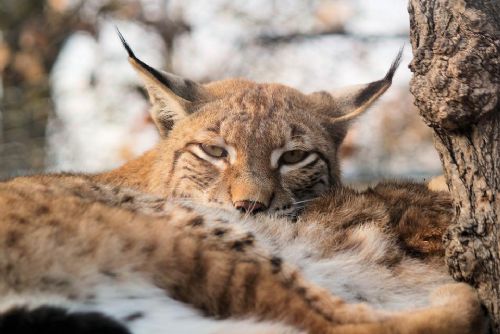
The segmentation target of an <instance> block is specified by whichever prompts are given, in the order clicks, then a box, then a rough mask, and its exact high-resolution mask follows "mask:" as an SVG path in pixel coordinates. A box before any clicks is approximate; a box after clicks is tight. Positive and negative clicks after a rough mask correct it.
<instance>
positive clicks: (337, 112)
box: [95, 35, 401, 216]
mask: <svg viewBox="0 0 500 334" xmlns="http://www.w3.org/2000/svg"><path fill="white" fill-rule="evenodd" d="M120 37H121V38H122V42H123V44H124V46H125V48H126V50H127V52H128V53H129V60H130V62H131V64H132V65H133V67H134V68H135V69H136V70H137V72H138V73H139V74H140V75H141V77H142V78H143V80H144V83H145V86H146V88H147V90H148V93H149V96H150V100H151V102H152V110H151V116H152V118H153V120H154V121H155V123H156V125H157V127H158V130H159V132H160V134H161V135H162V140H161V141H160V143H159V144H158V145H157V146H156V147H155V148H154V149H153V150H151V151H150V152H148V153H146V154H145V155H143V156H142V157H140V158H138V159H136V160H133V161H131V162H129V163H127V164H125V165H124V166H123V167H121V168H118V169H116V170H113V171H110V172H108V173H104V174H101V175H97V176H95V179H96V180H98V181H99V182H109V183H111V184H117V185H118V184H119V185H124V186H127V187H133V188H136V189H139V190H141V191H144V192H149V193H154V194H157V195H161V196H168V197H176V198H184V199H186V200H189V201H196V203H202V204H204V205H207V206H215V207H223V208H226V209H231V208H233V206H235V207H237V203H242V202H251V203H259V207H260V208H263V209H264V210H261V211H266V213H267V214H273V215H280V216H285V215H291V214H293V213H294V212H295V211H296V209H297V208H299V207H300V206H302V205H300V204H301V203H304V201H307V200H309V199H311V198H315V197H317V196H318V195H320V194H321V193H323V192H324V191H326V190H327V189H328V188H330V187H335V186H338V185H339V184H340V171H339V164H338V158H337V152H338V148H339V145H340V144H341V142H342V140H343V138H344V136H345V134H346V131H347V127H348V125H349V122H350V121H351V120H352V119H354V118H356V117H357V116H358V115H359V114H361V113H362V112H363V111H364V110H366V109H367V108H368V107H369V106H370V105H371V104H372V103H373V102H374V101H375V100H376V99H377V98H378V97H379V96H380V95H382V93H383V92H385V91H386V90H387V89H388V88H389V86H390V84H391V81H392V76H393V75H394V72H395V70H396V68H397V66H398V64H399V60H400V57H401V53H400V54H398V57H397V58H396V60H395V61H394V63H393V65H392V66H391V68H390V69H389V71H388V73H387V75H386V76H385V77H384V78H383V79H382V80H378V81H375V82H372V83H369V84H367V85H361V86H356V87H355V88H352V89H349V90H342V91H337V92H333V93H327V92H316V93H312V94H304V93H301V92H300V91H298V90H296V89H293V88H291V87H287V86H284V85H280V84H274V83H271V84H269V83H256V82H252V81H248V80H243V79H228V80H222V81H216V82H212V83H208V84H205V85H202V84H198V83H195V82H193V81H191V80H187V79H183V78H180V77H177V76H175V75H172V74H169V73H163V72H160V71H158V70H156V69H154V68H152V67H150V66H149V65H147V64H145V63H143V62H142V61H141V60H140V59H138V58H137V57H136V56H135V54H134V53H133V51H132V50H131V48H130V47H129V46H128V44H127V43H126V42H125V40H124V39H123V37H122V36H121V35H120ZM200 145H215V146H218V147H223V148H225V149H226V150H227V152H228V154H227V156H226V157H223V158H211V157H209V156H207V155H206V154H205V153H203V151H202V150H201V149H200ZM291 150H302V151H304V152H307V154H309V155H308V156H306V157H309V158H310V160H307V158H306V159H305V160H304V165H300V164H299V163H298V164H297V165H285V164H283V163H282V160H281V158H280V157H281V156H282V154H283V153H284V152H286V151H291Z"/></svg>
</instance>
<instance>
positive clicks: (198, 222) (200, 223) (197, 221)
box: [188, 216, 203, 227]
mask: <svg viewBox="0 0 500 334" xmlns="http://www.w3.org/2000/svg"><path fill="white" fill-rule="evenodd" d="M188 225H189V226H192V227H199V226H203V217H202V216H197V217H194V218H193V219H191V220H190V221H189V222H188Z"/></svg>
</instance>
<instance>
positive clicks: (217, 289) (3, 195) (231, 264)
mask: <svg viewBox="0 0 500 334" xmlns="http://www.w3.org/2000/svg"><path fill="white" fill-rule="evenodd" d="M388 187H389V188H391V186H390V185H382V186H380V188H379V187H376V188H375V189H374V190H369V191H367V192H365V193H361V194H357V193H355V192H354V191H350V190H348V189H344V190H342V191H340V192H339V191H338V192H335V193H333V194H331V195H328V196H325V197H324V198H323V199H319V200H317V201H316V203H315V204H313V205H312V206H311V207H310V208H309V209H308V210H307V211H306V212H305V213H304V215H303V216H302V217H301V218H300V219H299V222H298V223H297V226H298V230H297V233H298V235H301V234H307V233H309V232H305V231H306V230H307V223H306V224H304V222H306V221H308V220H309V221H311V220H314V221H318V222H320V226H323V228H322V229H323V232H321V234H322V235H323V239H324V238H325V237H324V236H325V235H327V236H328V235H330V236H331V237H326V240H330V242H329V243H325V244H324V247H325V251H324V256H325V257H328V254H331V253H332V252H334V251H338V250H339V249H340V248H342V247H348V244H349V237H348V236H349V233H350V232H349V231H350V228H352V227H353V226H354V224H366V223H370V224H375V225H376V226H378V227H380V228H382V229H385V228H387V229H388V230H390V232H389V235H393V237H395V238H399V237H400V235H399V234H401V231H404V232H403V233H402V234H403V235H404V238H403V239H402V243H403V244H404V242H405V240H410V241H412V240H414V239H415V238H416V239H418V238H419V237H420V235H422V233H421V232H423V235H425V234H426V233H427V232H426V230H425V229H424V231H417V230H416V229H410V230H408V229H406V228H405V227H404V225H405V223H406V222H407V220H406V218H405V216H406V215H407V212H408V211H411V206H412V204H411V203H410V202H407V203H403V204H401V206H402V207H404V209H403V210H402V211H400V212H399V216H398V217H399V219H398V217H391V215H393V213H392V212H391V208H390V206H388V205H387V203H389V202H388V200H387V197H390V194H389V196H387V197H386V198H383V197H384V194H383V193H381V192H380V189H384V188H388ZM412 187H413V186H412V185H406V186H405V185H401V187H400V186H398V187H397V189H400V190H399V191H400V193H404V192H405V189H406V190H407V191H408V190H410V191H411V193H413V189H412ZM377 188H379V189H378V190H377ZM374 193H376V195H374ZM389 193H390V192H389ZM403 197H404V196H403ZM426 197H427V198H426ZM434 197H436V198H437V199H441V201H442V204H443V205H437V206H436V215H437V216H443V222H444V221H449V215H450V211H449V206H446V205H445V203H446V202H447V201H448V199H447V197H446V195H443V194H437V195H436V194H433V193H430V192H428V191H427V193H426V192H425V191H423V192H422V194H421V198H422V201H426V200H429V199H431V198H434ZM381 198H382V199H381ZM389 201H390V200H389ZM0 207H1V208H2V210H1V211H0V221H1V222H2V224H1V225H0V249H1V253H0V254H2V256H1V257H0V276H1V277H2V280H1V281H0V294H1V295H6V294H8V293H12V292H14V291H15V292H17V293H22V292H34V291H43V292H56V293H58V294H62V295H66V296H67V298H70V299H79V298H85V297H84V296H85V295H86V293H87V290H89V289H91V287H92V285H93V284H96V283H97V282H98V281H99V280H102V279H104V278H106V279H111V280H126V279H127V277H133V276H134V275H140V276H144V277H150V279H152V280H153V281H154V282H155V284H156V285H157V286H158V287H160V288H162V289H165V290H166V291H168V293H169V294H170V295H171V296H172V297H174V298H176V299H179V300H181V301H184V302H187V303H190V304H191V305H193V306H195V307H197V308H199V309H201V310H203V311H204V312H205V313H206V314H207V315H212V316H217V317H227V316H241V315H253V316H258V317H260V318H262V319H269V320H283V321H285V322H286V323H288V324H290V325H294V326H297V327H298V328H303V329H307V330H308V331H309V332H311V333H365V332H367V333H368V332H370V333H385V332H387V331H388V330H390V331H391V332H394V333H419V332H426V333H471V331H470V330H469V329H468V328H470V326H473V325H476V324H479V325H480V324H481V320H480V319H482V315H481V311H480V308H479V304H478V301H477V299H476V297H475V295H474V294H473V293H472V292H471V289H470V288H467V287H466V286H461V285H450V286H449V287H444V288H443V289H444V290H443V291H441V292H438V293H449V294H451V292H450V291H453V293H452V295H450V297H449V298H450V300H453V301H455V300H460V301H461V302H463V301H466V302H467V303H470V304H469V305H470V306H469V308H466V309H461V308H459V309H457V310H454V311H453V312H450V311H448V310H447V309H448V308H449V307H452V306H453V305H452V304H448V303H446V305H443V306H440V305H436V306H435V308H434V309H430V310H422V311H415V312H411V313H410V312H408V313H402V314H397V313H396V314H395V315H388V314H386V313H380V312H377V311H375V310H373V309H370V308H369V307H368V306H366V305H363V304H347V303H345V302H344V301H342V300H341V299H340V298H338V297H335V296H331V295H330V294H329V293H328V292H327V291H324V290H323V289H321V288H319V287H317V286H315V285H314V284H311V283H309V282H307V281H306V280H305V279H304V278H302V276H301V274H300V272H299V271H297V269H293V268H292V267H290V266H289V265H288V264H286V263H283V262H282V260H280V259H279V258H276V257H273V255H272V254H270V253H268V251H266V250H264V249H262V248H261V247H260V246H259V244H258V243H257V242H256V240H255V238H254V236H253V235H251V234H248V232H243V231H240V230H238V227H237V226H234V225H233V224H228V222H227V221H224V220H220V219H218V218H217V215H215V216H214V215H213V214H203V215H200V214H199V213H197V211H196V210H193V209H191V208H189V207H183V206H179V205H174V204H170V203H169V202H168V201H165V200H164V199H161V198H158V197H154V196H150V195H142V194H140V193H137V192H134V191H130V190H127V189H125V188H121V187H113V186H106V185H102V184H97V183H95V182H93V181H91V180H90V178H88V177H84V176H82V177H80V176H76V175H55V176H39V177H30V178H18V179H14V180H13V181H10V182H7V183H3V184H1V185H0ZM356 207H359V208H360V209H362V208H365V211H364V212H361V211H357V212H356V213H355V214H354V215H349V213H348V212H349V210H350V209H351V208H352V209H356ZM351 212H352V211H351ZM363 215H366V219H362V218H360V217H362V216H363ZM333 218H335V219H333ZM445 218H448V219H445ZM396 220H397V223H395V222H396ZM333 221H335V224H334V225H332V222H333ZM400 223H402V224H400ZM401 226H403V228H401ZM303 228H304V229H306V230H304V231H303V232H301V229H303ZM439 228H442V227H439ZM334 230H335V231H337V232H336V233H333V231H334ZM339 231H343V232H341V234H343V235H346V236H347V237H345V238H344V240H345V242H339V241H340V238H339ZM430 233H431V234H433V232H430ZM309 237H311V238H316V237H315V236H314V235H310V236H309ZM418 245H419V244H418V243H417V246H416V247H417V248H418ZM412 246H414V247H415V243H412ZM406 248H407V247H406V246H405V245H403V246H402V247H401V248H400V249H399V250H397V251H398V252H400V253H401V256H413V255H412V254H411V253H407V252H406ZM420 251H421V253H422V254H421V255H422V256H424V257H427V258H430V257H433V256H439V254H434V253H433V252H430V253H429V254H427V253H426V251H427V248H426V247H425V246H422V247H421V249H420ZM48 254H50V256H47V255H48ZM446 291H448V292H446ZM440 302H442V300H441V301H440ZM464 312H465V313H464ZM457 315H459V316H460V318H459V319H457ZM443 321H445V322H446V324H447V326H448V327H445V326H443V324H442V322H443ZM456 321H459V322H458V323H459V324H460V326H461V327H460V329H458V328H457V325H456V323H455V322H456ZM365 323H366V324H365ZM342 324H346V325H345V326H344V325H342ZM347 324H348V325H347Z"/></svg>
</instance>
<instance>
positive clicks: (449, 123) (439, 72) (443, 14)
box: [408, 0, 500, 333]
mask: <svg viewBox="0 0 500 334" xmlns="http://www.w3.org/2000/svg"><path fill="white" fill-rule="evenodd" d="M408 10H409V13H410V28H411V44H412V48H413V55H414V59H413V61H412V63H411V65H410V68H411V70H412V72H413V73H414V76H413V79H412V81H411V92H412V94H413V95H414V96H415V104H416V105H417V107H418V108H419V110H420V114H421V115H422V117H423V118H424V120H425V122H426V123H427V124H428V125H429V126H430V127H431V128H432V129H433V130H434V139H435V146H436V148H437V150H438V152H439V155H440V157H441V161H442V163H443V167H444V173H445V176H446V180H447V183H448V186H449V188H450V191H451V193H452V195H453V198H454V204H455V208H456V217H455V222H454V224H453V225H452V226H451V227H450V229H449V231H448V234H447V235H446V236H445V242H446V247H447V249H446V259H447V264H448V266H449V270H450V273H451V275H452V276H453V277H454V278H455V279H457V280H460V281H465V282H467V283H469V284H471V285H472V286H474V287H475V288H476V289H477V290H478V292H479V294H480V296H481V298H482V300H483V303H484V305H485V306H486V308H487V309H488V311H489V314H490V317H491V319H492V328H493V332H494V333H500V252H499V249H500V247H499V225H498V224H499V223H500V222H499V216H500V195H499V188H500V1H498V0H410V4H409V7H408Z"/></svg>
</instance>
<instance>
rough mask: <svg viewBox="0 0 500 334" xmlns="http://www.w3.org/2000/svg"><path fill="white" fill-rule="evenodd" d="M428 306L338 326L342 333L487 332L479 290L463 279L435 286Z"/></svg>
mask: <svg viewBox="0 0 500 334" xmlns="http://www.w3.org/2000/svg"><path fill="white" fill-rule="evenodd" d="M430 299H431V306H430V307H428V308H425V309H420V310H414V311H408V312H404V313H400V314H395V315H393V316H392V317H389V318H388V319H387V320H384V321H381V322H374V323H368V324H349V325H342V326H338V327H336V328H335V330H334V332H335V333H339V334H365V333H366V334H382V333H391V334H419V333H425V334H486V333H487V332H488V319H487V317H486V315H485V314H484V312H483V311H482V308H481V303H480V301H479V298H478V296H477V294H476V292H475V291H474V290H473V289H472V288H471V287H470V286H468V285H466V284H464V283H451V284H447V285H443V286H441V287H440V288H438V289H436V291H434V293H433V294H432V295H431V297H430Z"/></svg>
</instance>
